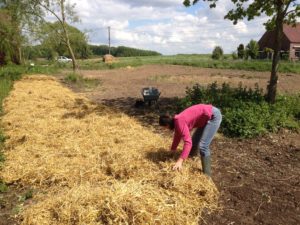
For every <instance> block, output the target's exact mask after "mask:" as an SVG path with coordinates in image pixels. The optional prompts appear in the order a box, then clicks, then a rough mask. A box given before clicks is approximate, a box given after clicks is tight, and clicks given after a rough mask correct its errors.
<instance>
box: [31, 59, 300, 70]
mask: <svg viewBox="0 0 300 225" xmlns="http://www.w3.org/2000/svg"><path fill="white" fill-rule="evenodd" d="M78 62H79V66H80V69H82V70H91V69H93V70H103V69H115V68H122V67H128V66H130V67H137V66H142V65H152V64H170V65H185V66H193V67H201V68H216V69H234V70H248V71H270V70H271V65H272V62H271V61H270V60H232V59H231V56H229V55H227V56H226V55H225V59H223V60H213V59H211V56H210V55H175V56H141V57H120V58H117V59H116V61H115V62H114V63H112V64H105V63H104V62H102V59H101V58H93V59H86V60H78ZM36 63H37V65H43V66H46V65H48V66H50V67H56V68H67V69H71V63H69V64H59V63H53V62H50V61H47V60H40V61H37V62H36ZM279 72H284V73H299V74H300V62H290V61H281V62H280V66H279Z"/></svg>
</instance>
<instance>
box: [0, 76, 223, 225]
mask: <svg viewBox="0 0 300 225" xmlns="http://www.w3.org/2000/svg"><path fill="white" fill-rule="evenodd" d="M4 108H5V115H4V117H3V119H2V124H3V126H4V128H5V133H6V135H7V136H8V139H7V141H6V145H5V156H6V161H5V165H4V167H3V169H2V171H1V178H2V179H3V180H4V181H5V182H7V183H16V184H18V185H21V186H24V187H30V188H33V189H34V190H35V191H34V198H33V200H32V203H31V204H28V205H26V206H25V207H24V210H23V211H22V213H21V216H20V217H21V219H22V224H35V225H43V224H198V223H199V220H200V217H201V212H202V211H203V209H204V208H208V209H212V210H213V209H215V208H216V207H217V198H218V191H217V190H216V188H215V186H214V184H213V183H212V182H211V181H210V180H208V179H207V178H206V177H205V176H203V175H201V173H200V169H199V168H200V162H199V160H198V159H195V160H188V161H187V162H186V163H185V165H184V166H185V167H184V169H183V171H182V172H173V171H172V170H171V166H172V165H173V163H174V160H175V157H178V155H176V156H175V157H174V156H171V153H170V152H169V151H168V147H169V144H170V142H171V140H165V139H164V138H163V137H162V136H160V135H158V134H154V133H153V132H151V131H149V130H147V129H146V128H144V127H143V126H141V125H140V124H139V123H138V122H137V121H135V120H134V119H133V118H130V117H128V116H126V115H124V114H121V113H118V112H113V111H112V110H111V109H108V108H106V107H104V106H102V105H95V104H92V103H90V102H88V101H87V100H86V99H85V98H84V97H80V96H79V95H76V94H74V93H73V92H71V91H70V90H69V89H67V88H64V87H63V86H62V85H61V84H60V83H59V82H57V81H56V79H55V78H52V77H49V76H42V75H41V76H29V77H25V78H24V79H22V80H21V81H18V82H16V83H15V86H14V90H13V91H12V92H11V94H10V96H9V97H8V98H7V99H6V101H5V104H4Z"/></svg>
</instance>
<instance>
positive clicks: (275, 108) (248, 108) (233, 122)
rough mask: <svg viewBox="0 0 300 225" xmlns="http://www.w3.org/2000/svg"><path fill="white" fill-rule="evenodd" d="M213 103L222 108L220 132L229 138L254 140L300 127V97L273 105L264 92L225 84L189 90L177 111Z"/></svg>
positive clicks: (282, 99)
mask: <svg viewBox="0 0 300 225" xmlns="http://www.w3.org/2000/svg"><path fill="white" fill-rule="evenodd" d="M199 103H206V104H212V105H214V106H216V107H218V108H220V109H221V111H222V114H223V122H222V125H221V131H222V132H223V133H224V134H225V135H226V136H230V137H246V138H249V137H255V136H258V135H261V134H264V133H266V132H276V131H278V130H279V129H281V128H287V129H293V130H298V129H299V128H300V122H299V118H300V95H295V96H279V97H278V99H277V101H276V103H275V104H273V105H270V104H268V103H267V102H266V101H265V98H264V95H263V91H262V90H261V89H259V87H258V86H257V85H256V86H255V88H254V89H251V88H245V87H242V85H240V86H239V87H238V88H232V87H230V86H229V85H228V84H226V83H224V84H223V85H222V86H221V87H219V86H218V85H217V83H213V84H210V85H208V87H206V88H205V87H201V86H200V85H199V84H196V85H194V86H193V87H192V88H187V90H186V97H185V98H183V99H181V100H180V101H179V103H178V112H179V111H181V110H183V109H185V108H187V107H189V106H191V105H194V104H199Z"/></svg>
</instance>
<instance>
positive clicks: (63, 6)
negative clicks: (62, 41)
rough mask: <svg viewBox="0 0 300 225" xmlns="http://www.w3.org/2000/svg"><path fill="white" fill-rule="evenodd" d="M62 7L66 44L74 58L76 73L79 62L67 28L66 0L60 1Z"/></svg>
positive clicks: (73, 63)
mask: <svg viewBox="0 0 300 225" xmlns="http://www.w3.org/2000/svg"><path fill="white" fill-rule="evenodd" d="M60 7H61V16H62V27H63V30H64V34H65V38H66V44H67V47H68V50H69V53H70V55H71V58H72V65H73V72H74V73H75V72H76V70H77V63H76V59H75V55H74V52H73V49H72V46H71V43H70V38H69V34H68V30H67V27H66V15H65V0H61V1H60Z"/></svg>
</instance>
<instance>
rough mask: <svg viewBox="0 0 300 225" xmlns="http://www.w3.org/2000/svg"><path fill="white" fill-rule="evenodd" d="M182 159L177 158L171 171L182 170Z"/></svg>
mask: <svg viewBox="0 0 300 225" xmlns="http://www.w3.org/2000/svg"><path fill="white" fill-rule="evenodd" d="M182 163H183V159H182V158H179V159H178V160H177V162H176V164H175V165H174V166H173V170H181V169H182Z"/></svg>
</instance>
